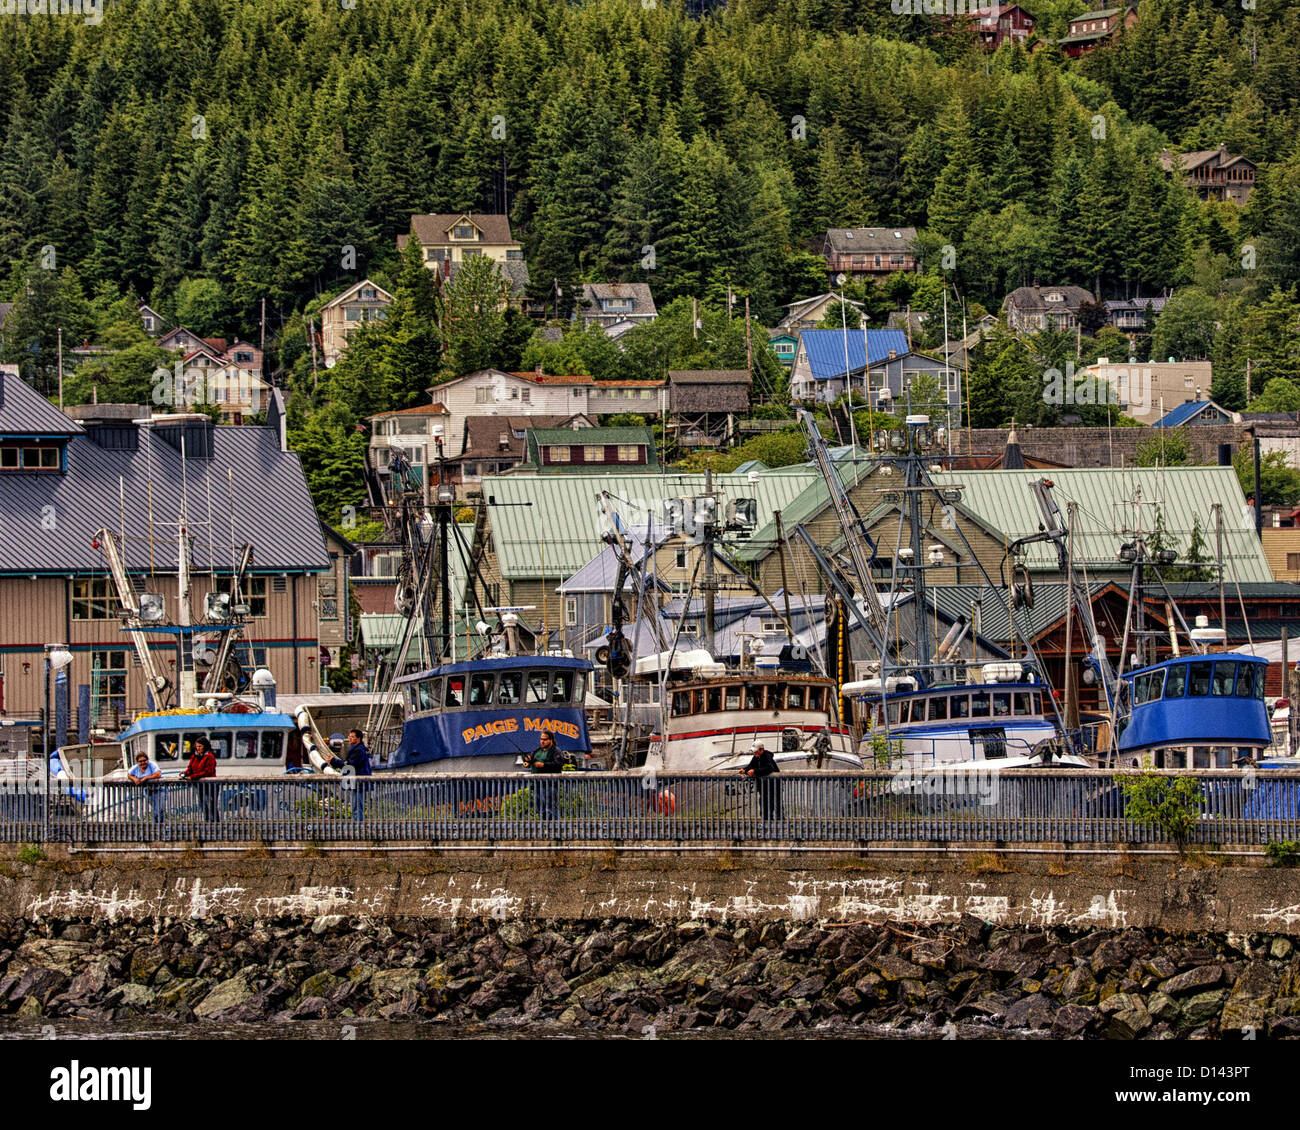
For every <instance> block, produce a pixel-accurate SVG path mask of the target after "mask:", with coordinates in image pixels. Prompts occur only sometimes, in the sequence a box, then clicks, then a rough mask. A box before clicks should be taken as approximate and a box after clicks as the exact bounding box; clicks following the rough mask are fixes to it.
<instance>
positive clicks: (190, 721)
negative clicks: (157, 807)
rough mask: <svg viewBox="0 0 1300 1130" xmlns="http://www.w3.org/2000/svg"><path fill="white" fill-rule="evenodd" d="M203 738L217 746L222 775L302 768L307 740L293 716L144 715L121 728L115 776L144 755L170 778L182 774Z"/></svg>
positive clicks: (260, 774)
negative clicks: (120, 758)
mask: <svg viewBox="0 0 1300 1130" xmlns="http://www.w3.org/2000/svg"><path fill="white" fill-rule="evenodd" d="M199 738H207V739H208V741H209V742H210V743H211V744H212V752H213V754H214V756H215V757H216V761H217V775H218V777H229V776H236V777H267V776H273V775H276V774H279V773H286V772H295V773H296V772H298V771H300V770H301V769H302V765H303V751H302V740H301V737H300V735H299V733H298V725H297V723H296V722H295V721H294V720H293V718H291V717H290V716H289V715H288V714H280V713H278V712H274V711H261V712H258V711H250V712H247V713H234V712H215V713H208V712H202V711H177V712H172V713H167V714H145V715H140V716H139V717H137V718H136V720H135V721H134V722H132V723H131V725H130V726H128V727H127V728H126V729H125V730H123V731H122V734H121V736H120V737H119V738H118V743H119V744H120V745H121V747H122V768H121V770H115V771H114V773H112V774H111V775H110V779H112V778H118V777H120V776H123V775H125V773H126V771H127V770H128V769H130V767H131V766H132V765H133V764H134V763H135V758H136V755H137V754H140V753H143V754H145V755H146V756H147V757H148V758H149V760H150V761H152V762H154V764H156V765H157V766H158V768H159V769H160V770H162V774H163V778H164V779H165V780H166V779H170V778H176V777H179V776H180V775H181V773H183V772H184V771H185V767H186V765H187V764H188V763H189V757H190V754H191V753H192V752H193V750H194V743H195V741H196V740H197V739H199Z"/></svg>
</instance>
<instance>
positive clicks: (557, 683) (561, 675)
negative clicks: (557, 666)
mask: <svg viewBox="0 0 1300 1130" xmlns="http://www.w3.org/2000/svg"><path fill="white" fill-rule="evenodd" d="M572 699H573V672H572V671H556V672H555V680H554V682H552V684H551V701H552V702H570V701H572Z"/></svg>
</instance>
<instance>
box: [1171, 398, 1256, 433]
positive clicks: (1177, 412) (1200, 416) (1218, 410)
mask: <svg viewBox="0 0 1300 1130" xmlns="http://www.w3.org/2000/svg"><path fill="white" fill-rule="evenodd" d="M1239 423H1241V417H1240V416H1239V415H1237V413H1236V412H1229V411H1228V410H1227V409H1226V408H1223V407H1220V406H1219V405H1218V404H1215V403H1214V401H1213V400H1189V401H1187V402H1186V403H1185V404H1180V405H1178V407H1177V408H1171V409H1170V410H1169V411H1168V412H1166V413H1165V414H1164V415H1163V416H1161V417H1160V419H1158V420H1157V421H1156V422H1155V423H1154V424H1153V425H1152V427H1155V428H1181V427H1183V426H1185V425H1193V426H1194V425H1197V424H1239Z"/></svg>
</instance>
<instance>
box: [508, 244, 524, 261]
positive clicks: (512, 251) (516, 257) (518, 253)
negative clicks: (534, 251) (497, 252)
mask: <svg viewBox="0 0 1300 1130" xmlns="http://www.w3.org/2000/svg"><path fill="white" fill-rule="evenodd" d="M523 257H524V252H523V249H522V248H518V247H512V248H509V249H508V250H507V251H506V258H507V259H508V260H509V261H510V262H512V263H517V262H520V261H521V260H522V259H523Z"/></svg>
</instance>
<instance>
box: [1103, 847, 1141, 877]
mask: <svg viewBox="0 0 1300 1130" xmlns="http://www.w3.org/2000/svg"><path fill="white" fill-rule="evenodd" d="M1106 874H1107V876H1108V877H1109V878H1111V879H1117V878H1119V877H1121V876H1123V877H1124V878H1126V879H1136V878H1137V877H1138V873H1137V872H1136V871H1135V870H1134V869H1133V860H1132V859H1130V858H1129V855H1128V853H1127V852H1123V851H1121V852H1120V853H1119V856H1118V857H1117V858H1116V860H1115V866H1114V867H1112V868H1111V869H1110V870H1109V871H1108V872H1107V873H1106Z"/></svg>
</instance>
